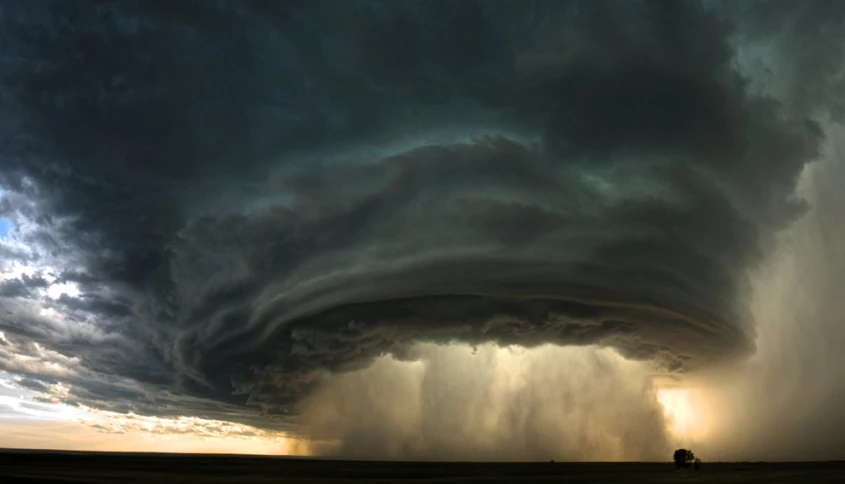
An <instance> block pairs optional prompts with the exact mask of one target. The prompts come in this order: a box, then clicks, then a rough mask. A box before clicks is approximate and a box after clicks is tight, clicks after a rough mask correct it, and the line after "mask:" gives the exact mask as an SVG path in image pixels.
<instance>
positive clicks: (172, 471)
mask: <svg viewBox="0 0 845 484" xmlns="http://www.w3.org/2000/svg"><path fill="white" fill-rule="evenodd" d="M0 482H2V483H4V484H5V483H10V482H27V483H43V484H48V483H49V484H59V483H67V484H69V483H124V484H128V483H136V482H137V483H141V482H143V483H148V482H157V483H170V482H173V483H176V482H179V483H192V482H208V483H228V482H238V483H251V482H255V483H271V482H282V483H288V482H291V483H292V482H295V483H324V482H343V483H345V484H354V483H364V482H378V483H392V482H400V483H411V482H414V483H423V482H425V483H432V484H435V483H436V484H445V483H469V482H472V483H482V482H484V483H488V482H492V483H505V482H567V483H614V482H620V483H621V482H626V483H640V482H660V483H673V482H689V483H711V482H712V483H767V484H778V483H801V484H812V483H831V484H833V483H842V482H845V462H818V463H811V462H805V463H712V464H711V463H705V464H704V465H703V466H702V468H701V470H699V471H694V470H675V469H673V468H672V466H671V465H670V464H668V463H665V464H662V463H558V462H555V463H552V462H541V463H536V462H535V463H470V462H457V463H443V462H362V461H339V460H322V459H303V458H285V457H259V456H235V455H208V454H206V455H186V454H153V453H149V454H147V453H97V452H51V451H21V450H5V451H0Z"/></svg>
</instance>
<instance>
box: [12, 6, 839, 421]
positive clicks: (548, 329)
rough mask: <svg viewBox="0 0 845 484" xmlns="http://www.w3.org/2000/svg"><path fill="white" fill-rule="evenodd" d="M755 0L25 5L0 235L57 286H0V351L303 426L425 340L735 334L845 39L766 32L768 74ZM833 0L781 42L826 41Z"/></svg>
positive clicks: (93, 395) (730, 347)
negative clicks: (303, 413) (317, 398)
mask: <svg viewBox="0 0 845 484" xmlns="http://www.w3.org/2000/svg"><path fill="white" fill-rule="evenodd" d="M766 4H767V2H758V3H753V2H752V3H748V6H747V8H743V9H736V8H734V7H732V6H731V5H719V4H718V3H717V2H710V3H708V4H707V5H701V4H698V3H695V2H657V1H654V2H651V1H637V2H612V1H592V0H591V1H569V2H562V1H557V0H555V1H526V2H522V3H517V2H504V1H503V2H497V1H489V2H474V1H461V2H433V1H431V2H426V1H394V2H322V1H314V2H278V3H272V2H270V3H266V2H217V3H210V2H190V3H189V4H188V3H176V4H173V5H164V4H149V3H131V2H98V3H97V4H96V6H93V7H90V8H87V7H86V8H83V7H81V6H79V5H76V4H73V3H70V2H60V1H55V2H47V1H45V2H34V3H30V2H19V3H17V4H15V3H12V4H10V5H8V6H7V7H6V9H5V10H4V13H3V16H2V27H0V28H2V32H3V35H2V43H3V47H4V49H3V50H4V60H3V62H4V68H3V70H2V71H3V73H2V90H0V94H2V96H3V98H4V101H3V108H2V109H0V126H2V130H0V134H2V139H0V150H2V153H1V154H0V158H1V159H2V161H0V187H2V189H3V190H5V191H4V192H3V194H2V201H1V202H0V216H2V217H4V218H7V219H8V220H10V221H11V223H12V224H13V227H14V228H13V229H12V230H11V231H10V235H9V237H10V238H11V239H14V241H15V243H16V244H19V245H16V246H14V247H13V246H11V245H9V246H8V248H7V247H6V246H5V245H4V246H0V254H2V255H3V257H4V258H6V259H7V262H8V261H14V262H15V263H16V264H28V265H30V266H35V267H39V268H40V269H39V270H41V271H43V272H44V274H47V273H49V275H50V280H49V281H46V280H44V279H40V278H38V277H34V276H31V275H27V276H21V277H17V278H14V279H11V278H10V279H6V280H4V281H2V283H0V304H2V307H3V309H4V311H3V313H2V314H0V330H1V331H3V332H4V334H5V338H6V339H5V340H4V341H3V342H0V343H2V345H0V349H4V348H12V349H13V350H14V352H25V351H30V352H31V351H34V350H31V349H27V348H30V346H29V345H31V344H35V343H37V344H38V345H39V348H41V350H40V351H49V352H51V353H49V354H50V355H53V354H54V353H55V354H57V355H63V356H64V357H67V358H73V359H74V362H75V363H74V365H77V366H78V368H76V367H73V368H71V367H67V370H68V371H70V372H71V374H70V375H65V376H62V375H59V374H56V373H48V372H45V371H42V370H41V369H39V367H36V366H28V367H21V366H15V365H16V363H15V361H16V360H15V357H14V356H10V355H11V353H12V350H9V352H8V354H7V353H0V354H2V355H4V356H3V358H0V368H2V369H5V370H6V371H11V372H15V373H17V374H23V375H26V376H27V378H33V379H35V380H39V379H40V380H45V381H50V382H54V381H63V382H66V383H69V384H70V385H71V386H70V392H69V394H68V395H67V398H66V400H67V401H68V402H70V403H78V404H81V405H86V406H90V407H96V408H104V409H106V410H109V411H118V412H125V411H133V412H136V413H141V414H145V415H162V414H164V415H169V416H178V415H194V416H201V417H203V418H208V419H220V420H228V421H239V422H246V423H249V424H250V425H264V426H267V427H278V428H288V429H290V428H296V426H297V425H298V422H299V421H300V420H301V419H297V418H296V415H297V414H298V413H299V410H300V405H299V404H300V403H301V402H302V401H303V399H304V398H306V396H308V395H311V394H312V392H313V391H314V390H315V388H318V387H319V383H320V382H321V381H323V379H324V378H325V376H326V375H327V374H331V373H338V372H347V371H350V370H356V369H362V368H366V367H368V366H369V365H370V364H372V362H373V361H374V360H376V359H378V358H383V357H386V356H387V355H389V356H390V358H395V359H396V360H399V361H412V360H414V359H415V358H418V357H419V355H417V354H416V353H415V351H417V350H415V348H416V347H417V346H418V345H419V344H420V343H450V342H458V343H466V344H470V345H484V344H488V343H490V344H496V345H500V346H507V345H517V346H524V347H537V346H542V345H545V344H555V345H576V346H591V345H595V346H602V347H608V348H613V349H615V351H617V352H618V353H619V354H621V355H622V356H624V357H626V358H629V359H631V360H637V361H649V362H652V363H653V364H654V365H656V366H657V368H658V371H661V372H664V373H668V374H683V373H687V372H691V371H695V370H697V369H702V368H708V367H710V366H712V365H714V364H716V363H724V362H726V361H732V360H735V359H740V358H743V357H746V356H748V355H750V354H752V353H753V351H754V340H755V323H754V321H753V320H752V318H751V316H750V315H749V311H748V308H747V296H748V295H749V280H748V270H749V269H753V268H754V267H755V266H756V265H757V264H758V262H759V261H760V260H761V257H762V256H763V254H764V252H765V250H766V248H767V247H768V246H769V244H770V242H771V240H772V237H773V235H774V234H775V233H777V232H778V231H779V230H781V229H783V228H784V227H787V226H788V225H789V224H790V223H791V222H792V221H794V220H795V219H796V218H797V217H799V216H800V215H801V214H802V213H803V211H804V209H805V208H806V207H805V203H804V202H803V201H802V200H800V199H798V198H797V197H796V196H795V195H794V189H795V185H796V181H797V179H798V176H799V174H800V173H801V171H802V169H803V168H804V166H805V165H806V164H807V163H809V162H811V161H813V160H814V159H816V158H817V157H818V155H819V148H820V146H821V143H822V141H823V138H824V136H823V128H822V126H821V124H820V122H821V120H822V119H823V117H824V116H826V113H825V112H824V111H823V106H824V103H825V102H826V99H827V96H828V95H829V93H834V92H838V91H836V90H835V88H834V87H833V86H835V85H836V84H835V81H836V76H835V75H834V74H835V72H833V69H832V68H830V67H829V66H832V65H834V64H836V63H838V62H840V61H841V55H840V54H841V53H840V52H839V51H838V50H836V49H834V50H833V51H829V50H828V51H818V52H815V54H817V55H818V56H819V57H820V59H819V62H818V65H821V66H828V67H824V68H822V69H821V70H820V71H819V72H816V71H814V70H813V69H812V68H811V67H808V68H807V69H803V70H800V71H797V70H793V69H791V68H792V67H794V66H795V62H796V61H798V60H800V59H799V57H798V56H796V55H794V52H791V51H788V50H783V51H782V50H780V49H779V48H774V49H770V52H768V53H766V55H764V56H761V58H763V59H765V60H766V61H767V62H769V63H771V64H772V65H773V66H776V67H777V68H778V69H780V71H779V72H781V73H783V74H788V75H789V76H791V77H790V79H791V83H789V84H788V85H786V84H784V85H786V87H784V88H782V89H779V90H775V91H772V90H770V89H769V86H768V85H767V84H765V79H764V77H761V76H760V70H759V69H758V68H757V67H755V66H756V64H753V62H750V61H749V60H748V58H747V57H742V56H741V55H740V54H743V53H745V54H747V51H744V50H743V49H742V48H741V47H742V46H743V45H749V46H751V45H762V46H772V45H775V46H777V45H780V44H777V43H776V40H777V39H779V38H778V37H777V36H778V35H781V31H780V30H779V29H774V28H772V24H771V22H777V20H776V19H775V20H770V21H769V20H767V19H768V18H766V19H764V18H763V17H762V16H763V11H764V10H765V8H766V7H765V5H766ZM825 5H828V4H822V3H820V2H806V3H803V4H802V5H801V6H792V8H794V9H797V10H800V11H801V12H804V15H803V17H802V18H803V19H805V23H803V24H798V25H794V26H792V28H791V30H790V31H789V32H786V33H783V35H784V36H803V37H802V38H804V37H808V38H812V39H814V40H815V41H816V42H817V43H819V45H826V44H825V40H826V39H827V38H828V37H826V35H828V34H827V33H826V32H827V31H825V30H819V31H817V30H815V26H816V25H817V24H818V23H833V22H841V20H842V18H843V16H842V13H843V12H841V11H840V10H841V9H839V8H837V7H835V6H833V7H829V6H828V7H825ZM189 6H190V8H189ZM781 22H782V21H781ZM778 41H780V40H778ZM745 54H743V55H745ZM813 65H816V64H813ZM816 74H818V75H816ZM761 79H762V80H761ZM808 79H812V81H813V82H814V83H816V84H818V86H819V87H820V88H819V89H817V90H814V91H813V92H815V93H817V94H815V95H813V96H809V95H803V96H802V95H798V94H797V93H798V91H797V86H800V85H801V83H802V82H803V81H805V80H808ZM821 87H824V89H822V88H821ZM801 92H803V91H801ZM4 243H5V242H4ZM20 247H25V250H24V249H21V248H20ZM13 248H14V249H15V251H16V252H13V251H12V249H13ZM22 251H23V252H22ZM45 284H46V285H47V286H52V285H55V284H65V285H67V287H73V288H74V290H75V292H73V294H69V293H66V294H63V295H59V296H57V297H51V296H49V295H44V294H43V291H41V292H39V291H40V290H41V289H44V287H43V286H44V285H45ZM45 311H46V312H45ZM36 356H37V355H36ZM51 358H52V356H51ZM262 422H263V424H262Z"/></svg>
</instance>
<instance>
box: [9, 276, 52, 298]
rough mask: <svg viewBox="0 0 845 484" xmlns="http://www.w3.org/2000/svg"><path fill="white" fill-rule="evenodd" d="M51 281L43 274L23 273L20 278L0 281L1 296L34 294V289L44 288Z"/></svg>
mask: <svg viewBox="0 0 845 484" xmlns="http://www.w3.org/2000/svg"><path fill="white" fill-rule="evenodd" d="M47 286H49V283H48V282H47V281H46V280H44V278H43V277H41V276H28V275H26V274H23V275H22V276H21V277H20V278H18V279H7V280H5V281H2V282H0V297H26V296H31V295H32V290H33V289H43V288H45V287H47Z"/></svg>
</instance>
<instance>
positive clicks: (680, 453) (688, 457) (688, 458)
mask: <svg viewBox="0 0 845 484" xmlns="http://www.w3.org/2000/svg"><path fill="white" fill-rule="evenodd" d="M693 460H695V454H693V453H692V451H691V450H687V449H678V450H676V451H675V454H673V455H672V461H674V462H675V467H677V468H678V469H680V468H681V467H689V466H690V464H691V463H692V461H693Z"/></svg>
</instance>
